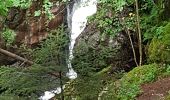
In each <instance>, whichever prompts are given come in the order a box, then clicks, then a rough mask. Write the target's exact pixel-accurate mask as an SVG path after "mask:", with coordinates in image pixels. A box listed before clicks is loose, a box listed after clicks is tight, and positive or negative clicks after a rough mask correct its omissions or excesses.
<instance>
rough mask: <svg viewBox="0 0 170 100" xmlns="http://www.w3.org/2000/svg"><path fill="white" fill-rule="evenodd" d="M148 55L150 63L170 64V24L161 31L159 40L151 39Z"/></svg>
mask: <svg viewBox="0 0 170 100" xmlns="http://www.w3.org/2000/svg"><path fill="white" fill-rule="evenodd" d="M148 55H149V60H150V61H151V62H157V63H168V64H170V23H168V24H167V25H166V26H165V27H164V28H163V29H162V32H161V38H157V37H154V38H153V40H152V41H151V44H150V46H149V49H148Z"/></svg>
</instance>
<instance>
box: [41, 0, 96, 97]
mask: <svg viewBox="0 0 170 100" xmlns="http://www.w3.org/2000/svg"><path fill="white" fill-rule="evenodd" d="M96 5H97V0H80V1H78V2H75V3H74V5H73V10H72V13H71V15H70V14H69V15H68V17H69V18H68V27H69V28H70V30H71V32H70V35H71V36H70V39H71V43H70V45H69V60H68V69H69V71H68V72H67V74H66V76H67V77H68V78H70V79H75V78H77V73H76V72H75V71H74V69H73V68H72V65H71V60H72V59H73V57H74V56H73V48H74V44H75V41H76V39H77V37H78V36H79V35H80V34H81V32H82V31H83V30H84V28H85V27H86V24H87V17H89V16H91V15H93V14H95V13H96V11H97V6H96ZM70 18H71V21H70V20H69V19H70ZM63 87H64V86H63ZM59 93H61V88H60V87H58V88H57V89H56V90H52V91H46V92H45V93H44V95H43V96H41V97H40V98H39V99H40V100H49V99H50V98H52V97H54V96H55V94H59Z"/></svg>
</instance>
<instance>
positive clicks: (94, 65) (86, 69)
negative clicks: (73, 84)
mask: <svg viewBox="0 0 170 100" xmlns="http://www.w3.org/2000/svg"><path fill="white" fill-rule="evenodd" d="M79 44H80V45H79V46H77V48H75V49H74V57H75V58H74V59H73V61H72V63H73V65H74V69H75V70H76V71H77V73H78V74H79V75H80V76H91V75H93V73H95V72H98V71H100V70H102V69H103V68H106V67H107V66H109V64H110V63H109V62H108V59H112V58H113V57H114V56H115V55H116V53H117V48H113V47H109V46H104V45H102V44H99V45H98V47H97V48H94V47H91V46H89V45H87V44H86V43H85V42H83V41H81V42H80V43H79Z"/></svg>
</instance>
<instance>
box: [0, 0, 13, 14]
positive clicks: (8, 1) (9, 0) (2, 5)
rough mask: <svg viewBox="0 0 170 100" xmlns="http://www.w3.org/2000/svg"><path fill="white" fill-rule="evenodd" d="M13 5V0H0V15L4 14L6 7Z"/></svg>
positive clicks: (6, 10)
mask: <svg viewBox="0 0 170 100" xmlns="http://www.w3.org/2000/svg"><path fill="white" fill-rule="evenodd" d="M12 5H13V0H5V1H4V0H0V15H2V16H5V15H7V12H8V7H11V6H12Z"/></svg>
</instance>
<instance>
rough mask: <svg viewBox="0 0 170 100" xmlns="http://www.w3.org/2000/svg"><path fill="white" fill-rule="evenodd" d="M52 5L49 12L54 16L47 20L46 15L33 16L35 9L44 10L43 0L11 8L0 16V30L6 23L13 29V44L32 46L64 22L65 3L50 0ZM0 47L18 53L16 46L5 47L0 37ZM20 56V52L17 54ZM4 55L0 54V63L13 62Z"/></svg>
mask: <svg viewBox="0 0 170 100" xmlns="http://www.w3.org/2000/svg"><path fill="white" fill-rule="evenodd" d="M51 2H53V4H56V5H53V7H52V8H51V12H52V13H53V14H54V18H53V19H52V20H49V19H48V17H47V16H46V15H45V14H44V13H41V14H40V16H35V11H38V10H41V11H44V7H43V1H42V0H36V1H33V3H32V5H31V6H30V8H28V9H20V8H15V7H14V8H11V9H10V10H9V13H8V16H7V17H6V18H2V17H0V22H3V23H0V31H2V29H3V27H4V26H5V25H6V26H7V28H9V29H11V30H14V31H15V33H16V38H15V41H14V43H13V44H14V45H17V46H18V45H21V44H26V45H27V46H30V47H32V46H34V45H36V44H38V43H39V42H40V41H41V40H43V39H45V38H46V37H47V35H48V33H49V31H50V30H54V29H57V27H59V25H61V24H62V23H63V22H64V20H65V19H64V18H65V15H66V9H65V5H63V4H60V3H57V1H56V0H51ZM0 47H1V48H4V49H6V50H8V51H10V52H13V53H16V54H18V53H17V52H18V50H17V48H6V47H5V43H4V41H3V38H2V36H1V38H0ZM19 55H20V56H21V54H19ZM14 61H15V60H14V59H11V58H9V57H7V56H5V55H2V54H0V65H3V64H10V63H12V62H14Z"/></svg>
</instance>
